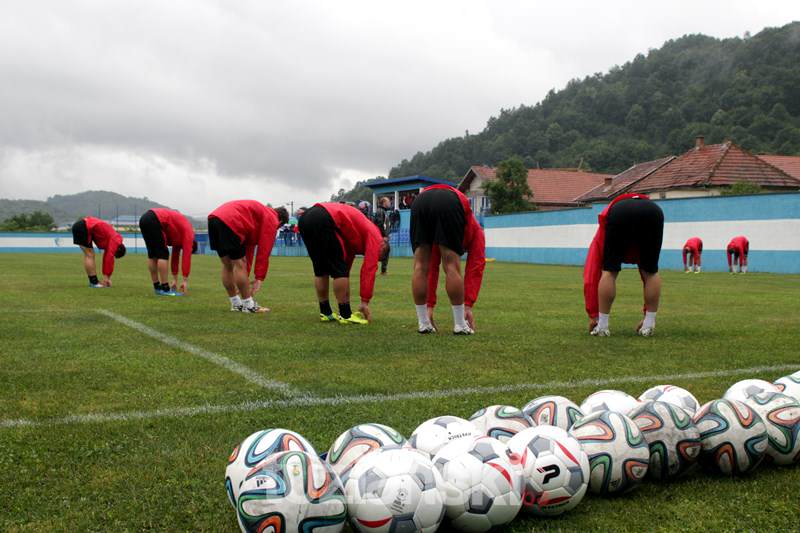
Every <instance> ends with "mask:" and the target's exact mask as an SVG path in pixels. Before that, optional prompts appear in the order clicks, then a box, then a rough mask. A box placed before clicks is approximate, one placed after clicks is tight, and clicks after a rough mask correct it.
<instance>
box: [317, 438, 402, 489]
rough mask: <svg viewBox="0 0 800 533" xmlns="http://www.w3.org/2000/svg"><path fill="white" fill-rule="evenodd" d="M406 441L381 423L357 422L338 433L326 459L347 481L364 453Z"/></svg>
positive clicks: (398, 444) (344, 480) (399, 444)
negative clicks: (356, 424)
mask: <svg viewBox="0 0 800 533" xmlns="http://www.w3.org/2000/svg"><path fill="white" fill-rule="evenodd" d="M405 443H406V439H405V437H403V436H402V435H401V434H400V433H398V432H397V431H395V430H394V429H392V428H390V427H389V426H384V425H382V424H359V425H358V426H355V427H352V428H350V429H348V430H347V431H345V432H344V433H342V434H341V435H339V437H338V438H337V439H336V440H335V441H334V443H333V445H332V446H331V449H330V450H328V455H327V457H326V461H327V462H328V464H329V465H330V467H331V468H332V469H333V471H334V472H336V473H337V474H338V475H339V478H340V479H341V480H342V483H347V478H348V476H349V475H350V470H351V469H352V468H353V467H354V466H355V465H356V463H357V462H358V461H359V460H361V458H362V457H364V455H366V454H368V453H369V452H371V451H373V450H377V449H378V448H383V447H385V446H402V445H404V444H405Z"/></svg>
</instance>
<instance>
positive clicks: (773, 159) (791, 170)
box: [757, 155, 800, 179]
mask: <svg viewBox="0 0 800 533" xmlns="http://www.w3.org/2000/svg"><path fill="white" fill-rule="evenodd" d="M757 157H758V158H759V159H762V160H763V161H766V162H767V163H769V164H770V165H772V166H773V167H778V168H779V169H781V170H783V171H784V172H786V173H787V174H789V175H790V176H791V177H793V178H797V179H800V156H798V155H759V156H757Z"/></svg>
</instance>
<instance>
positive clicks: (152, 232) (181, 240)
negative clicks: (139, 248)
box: [139, 208, 197, 296]
mask: <svg viewBox="0 0 800 533" xmlns="http://www.w3.org/2000/svg"><path fill="white" fill-rule="evenodd" d="M139 229H140V230H141V231H142V237H143V238H144V244H145V246H146V247H147V269H148V270H149V271H150V279H151V280H152V282H153V290H155V293H156V296H162V295H163V296H181V295H183V294H184V293H185V292H186V290H187V289H188V288H189V272H190V271H191V269H192V254H193V253H194V252H196V251H197V241H195V240H194V229H192V225H191V223H190V222H189V221H188V220H187V219H186V217H185V216H183V215H182V214H181V213H180V212H178V211H175V210H173V209H164V208H156V209H150V210H148V211H147V212H145V214H143V215H142V217H141V218H140V219H139ZM167 246H172V261H171V263H172V265H171V266H172V269H171V270H172V278H173V282H172V287H170V285H169V278H168V273H167V268H168V266H169V265H168V264H167V263H168V260H169V249H168V248H167ZM181 252H183V261H182V262H181V266H182V273H183V282H182V283H181V284H180V287H179V286H178V262H179V261H180V257H181Z"/></svg>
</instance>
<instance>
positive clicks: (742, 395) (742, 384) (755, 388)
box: [722, 379, 781, 402]
mask: <svg viewBox="0 0 800 533" xmlns="http://www.w3.org/2000/svg"><path fill="white" fill-rule="evenodd" d="M780 391H781V390H780V389H779V388H778V387H776V386H775V385H773V384H772V383H770V382H769V381H764V380H763V379H743V380H742V381H739V382H736V383H734V384H733V385H731V386H730V387H729V388H728V390H726V391H725V395H724V396H722V397H723V398H724V399H726V400H738V401H740V402H743V401H745V400H746V399H748V398H749V397H750V396H753V395H754V394H759V393H761V392H780Z"/></svg>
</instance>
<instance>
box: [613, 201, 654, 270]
mask: <svg viewBox="0 0 800 533" xmlns="http://www.w3.org/2000/svg"><path fill="white" fill-rule="evenodd" d="M663 236H664V213H663V212H662V211H661V208H660V207H658V205H656V203H655V202H652V201H650V200H645V199H644V198H638V199H637V198H628V199H626V200H621V201H620V202H618V203H616V204H614V206H613V207H612V208H611V209H610V210H609V212H608V217H607V218H606V240H605V244H604V246H603V270H608V271H609V272H619V271H620V270H621V269H622V262H623V260H624V258H625V256H626V255H627V254H628V252H630V251H631V250H637V251H638V252H639V268H640V269H641V270H642V271H644V272H647V273H648V274H655V273H656V272H658V257H659V256H660V255H661V241H662V239H663Z"/></svg>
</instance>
